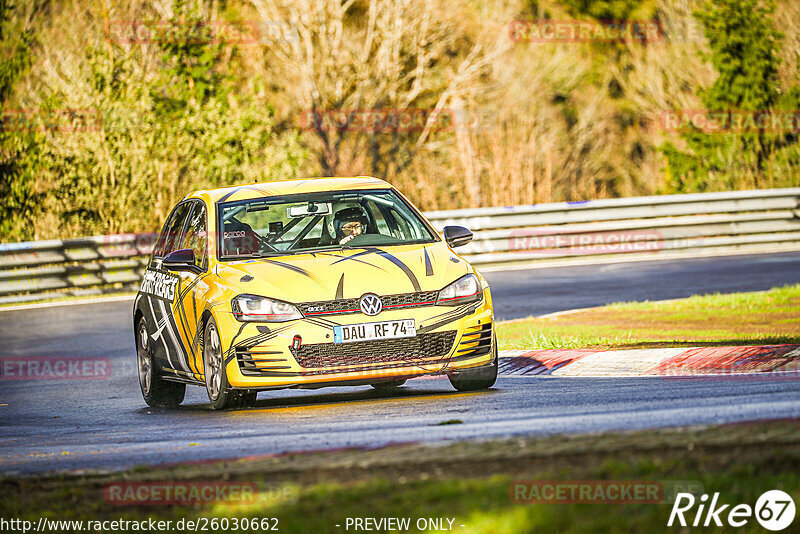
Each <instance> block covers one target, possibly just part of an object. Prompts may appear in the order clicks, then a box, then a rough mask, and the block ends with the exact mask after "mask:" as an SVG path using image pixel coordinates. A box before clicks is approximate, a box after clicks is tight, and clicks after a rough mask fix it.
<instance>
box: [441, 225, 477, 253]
mask: <svg viewBox="0 0 800 534" xmlns="http://www.w3.org/2000/svg"><path fill="white" fill-rule="evenodd" d="M444 240H445V241H447V244H448V245H450V246H451V247H453V248H456V247H460V246H462V245H466V244H467V243H469V242H470V241H472V232H470V231H469V230H467V229H466V228H464V227H463V226H445V227H444Z"/></svg>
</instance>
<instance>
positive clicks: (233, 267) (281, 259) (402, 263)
mask: <svg viewBox="0 0 800 534" xmlns="http://www.w3.org/2000/svg"><path fill="white" fill-rule="evenodd" d="M471 271H472V269H471V268H470V266H469V265H468V264H467V263H466V262H465V261H464V260H463V259H461V258H459V257H458V256H456V255H455V254H453V253H452V251H451V250H450V249H449V248H448V246H447V245H446V244H445V243H443V242H438V243H431V244H425V245H402V246H392V247H364V248H354V249H347V250H332V251H325V252H316V253H308V254H294V255H287V256H270V257H268V258H256V259H252V260H242V261H232V262H227V263H220V264H219V268H218V274H219V276H220V277H221V278H222V279H223V280H225V281H226V282H227V283H228V284H229V285H231V286H233V287H236V288H238V289H239V291H240V292H241V293H250V294H255V295H262V296H266V297H272V298H276V299H280V300H285V301H288V302H312V301H318V300H333V299H337V298H358V297H360V296H361V295H363V294H364V293H376V294H378V295H392V294H397V293H412V292H416V291H434V290H439V289H442V288H443V287H444V286H445V285H447V284H449V283H450V282H452V281H454V280H456V279H458V278H459V277H461V276H463V275H465V274H467V273H468V272H471ZM250 277H252V280H250Z"/></svg>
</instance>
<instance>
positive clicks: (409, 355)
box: [291, 330, 456, 368]
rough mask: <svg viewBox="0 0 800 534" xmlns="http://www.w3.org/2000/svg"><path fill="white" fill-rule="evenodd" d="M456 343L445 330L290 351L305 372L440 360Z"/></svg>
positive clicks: (317, 344)
mask: <svg viewBox="0 0 800 534" xmlns="http://www.w3.org/2000/svg"><path fill="white" fill-rule="evenodd" d="M455 339H456V331H455V330H448V331H446V332H431V333H428V334H420V335H418V336H416V337H410V338H401V339H381V340H377V341H356V342H355V343H316V344H308V345H301V346H300V348H299V349H294V348H292V349H291V351H292V354H293V355H294V357H295V359H296V360H297V363H298V364H300V366H302V367H306V368H320V367H338V366H342V365H360V364H380V363H388V362H400V361H403V360H422V359H425V358H441V357H443V356H447V355H448V354H449V353H450V350H451V349H452V348H453V343H454V342H455Z"/></svg>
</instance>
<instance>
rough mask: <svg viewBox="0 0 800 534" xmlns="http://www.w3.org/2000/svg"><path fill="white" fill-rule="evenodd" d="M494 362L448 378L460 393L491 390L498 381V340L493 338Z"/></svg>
mask: <svg viewBox="0 0 800 534" xmlns="http://www.w3.org/2000/svg"><path fill="white" fill-rule="evenodd" d="M492 356H494V357H493V358H492V362H491V363H490V364H489V365H484V366H483V367H478V368H476V369H467V370H465V371H457V372H454V373H452V374H450V375H449V376H448V378H449V379H450V383H451V384H452V385H453V387H454V388H456V389H457V390H458V391H477V390H480V389H489V388H490V387H492V386H493V385H494V383H495V382H496V381H497V367H498V361H497V338H496V337H493V338H492Z"/></svg>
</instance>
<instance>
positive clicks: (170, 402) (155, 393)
mask: <svg viewBox="0 0 800 534" xmlns="http://www.w3.org/2000/svg"><path fill="white" fill-rule="evenodd" d="M136 363H137V369H138V375H139V388H140V389H141V390H142V397H144V401H145V402H146V403H147V405H148V406H152V407H154V408H176V407H177V406H179V405H180V403H182V402H183V398H184V396H185V395H186V384H181V383H180V382H170V381H168V380H164V379H163V378H161V376H160V375H159V372H158V368H157V367H156V365H155V360H154V358H153V347H152V346H151V345H150V333H149V331H148V329H147V321H145V319H144V317H140V318H139V321H138V322H137V323H136Z"/></svg>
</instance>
